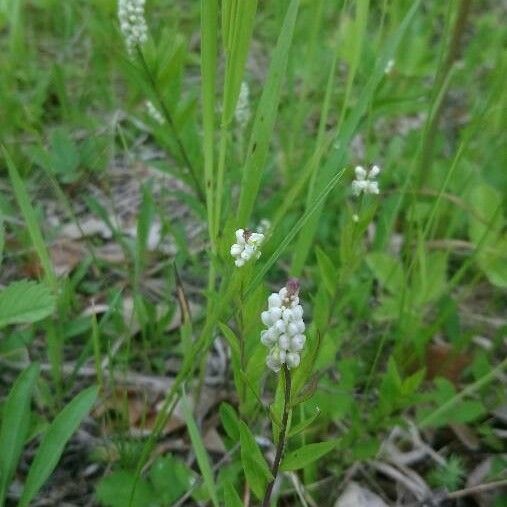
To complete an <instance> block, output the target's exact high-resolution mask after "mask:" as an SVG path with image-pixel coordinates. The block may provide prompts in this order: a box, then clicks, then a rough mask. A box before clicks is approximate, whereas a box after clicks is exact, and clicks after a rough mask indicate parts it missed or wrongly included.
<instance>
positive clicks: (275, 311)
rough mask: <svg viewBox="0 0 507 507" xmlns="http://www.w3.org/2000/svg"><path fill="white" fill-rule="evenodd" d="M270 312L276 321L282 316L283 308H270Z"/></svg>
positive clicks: (272, 318)
mask: <svg viewBox="0 0 507 507" xmlns="http://www.w3.org/2000/svg"><path fill="white" fill-rule="evenodd" d="M268 312H269V314H270V315H271V320H272V321H273V322H276V321H277V320H279V319H280V317H281V316H282V309H281V308H277V307H275V308H270V309H269V310H268Z"/></svg>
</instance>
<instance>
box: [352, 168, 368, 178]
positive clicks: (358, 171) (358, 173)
mask: <svg viewBox="0 0 507 507" xmlns="http://www.w3.org/2000/svg"><path fill="white" fill-rule="evenodd" d="M354 171H355V173H356V179H357V180H364V179H365V178H366V170H365V169H364V167H362V166H360V165H358V166H356V168H355V169H354Z"/></svg>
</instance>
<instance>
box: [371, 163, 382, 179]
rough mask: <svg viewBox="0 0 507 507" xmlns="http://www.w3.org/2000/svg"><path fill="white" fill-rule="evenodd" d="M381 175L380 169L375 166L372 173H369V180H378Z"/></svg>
mask: <svg viewBox="0 0 507 507" xmlns="http://www.w3.org/2000/svg"><path fill="white" fill-rule="evenodd" d="M379 173H380V167H379V166H378V165H374V166H373V167H372V168H371V169H370V172H369V173H368V178H370V179H373V178H376V177H377V176H378V175H379Z"/></svg>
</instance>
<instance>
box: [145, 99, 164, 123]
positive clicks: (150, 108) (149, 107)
mask: <svg viewBox="0 0 507 507" xmlns="http://www.w3.org/2000/svg"><path fill="white" fill-rule="evenodd" d="M145 106H146V111H147V112H148V114H149V115H150V116H151V118H152V119H153V120H155V121H156V122H157V123H158V124H159V125H163V124H164V123H165V120H164V117H163V116H162V113H161V112H160V111H159V110H158V109H157V108H156V107H155V106H154V105H153V102H151V100H147V101H146V102H145Z"/></svg>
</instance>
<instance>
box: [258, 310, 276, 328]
mask: <svg viewBox="0 0 507 507" xmlns="http://www.w3.org/2000/svg"><path fill="white" fill-rule="evenodd" d="M261 320H262V323H263V324H264V325H265V326H271V324H273V319H272V318H271V314H270V313H269V312H262V313H261Z"/></svg>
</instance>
